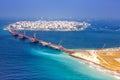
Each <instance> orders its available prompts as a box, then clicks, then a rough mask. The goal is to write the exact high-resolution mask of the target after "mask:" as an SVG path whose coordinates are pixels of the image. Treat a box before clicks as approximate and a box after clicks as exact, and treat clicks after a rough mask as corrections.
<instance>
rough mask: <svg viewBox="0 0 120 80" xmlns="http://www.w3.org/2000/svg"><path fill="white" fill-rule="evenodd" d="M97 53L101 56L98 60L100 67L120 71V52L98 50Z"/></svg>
mask: <svg viewBox="0 0 120 80" xmlns="http://www.w3.org/2000/svg"><path fill="white" fill-rule="evenodd" d="M96 53H97V54H98V55H99V56H98V57H97V58H98V59H99V61H100V65H102V66H104V67H105V68H108V69H111V70H115V71H120V61H119V59H120V51H109V50H108V51H102V50H98V51H96Z"/></svg>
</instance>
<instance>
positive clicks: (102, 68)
mask: <svg viewBox="0 0 120 80" xmlns="http://www.w3.org/2000/svg"><path fill="white" fill-rule="evenodd" d="M99 50H103V51H104V50H112V51H113V50H115V51H116V50H117V51H118V52H120V48H109V49H99ZM99 50H98V51H99ZM72 51H73V52H67V53H68V54H69V55H70V56H71V57H74V58H77V59H80V60H82V61H84V62H85V63H87V64H89V65H90V66H91V67H93V68H95V69H96V70H98V71H102V72H104V73H107V74H110V75H113V76H114V77H115V78H117V79H120V71H119V70H113V69H110V68H107V67H106V66H104V65H102V64H100V63H98V62H97V61H96V60H94V61H92V60H93V59H92V60H87V59H85V58H84V57H82V56H86V55H82V56H78V55H75V54H76V52H79V54H80V53H81V52H84V51H86V50H72ZM87 51H88V52H89V51H90V50H87Z"/></svg>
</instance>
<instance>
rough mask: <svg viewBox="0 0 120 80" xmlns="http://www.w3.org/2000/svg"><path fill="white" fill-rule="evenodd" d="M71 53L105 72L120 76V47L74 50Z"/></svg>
mask: <svg viewBox="0 0 120 80" xmlns="http://www.w3.org/2000/svg"><path fill="white" fill-rule="evenodd" d="M69 55H70V56H72V57H75V58H78V59H81V60H83V61H85V62H87V63H89V64H90V65H91V66H92V67H94V68H96V69H97V70H100V71H102V72H104V73H108V74H111V75H114V76H117V77H119V76H120V48H108V49H98V50H74V52H73V53H69ZM119 79H120V77H119Z"/></svg>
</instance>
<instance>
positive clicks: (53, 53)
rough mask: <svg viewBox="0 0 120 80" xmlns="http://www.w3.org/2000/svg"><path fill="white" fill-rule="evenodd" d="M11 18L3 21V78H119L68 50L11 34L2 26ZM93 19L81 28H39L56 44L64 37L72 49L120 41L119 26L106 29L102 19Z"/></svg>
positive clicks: (0, 79)
mask: <svg viewBox="0 0 120 80" xmlns="http://www.w3.org/2000/svg"><path fill="white" fill-rule="evenodd" d="M11 22H14V21H10V20H7V21H4V20H3V21H1V24H0V38H1V39H0V42H1V44H0V80H115V78H114V77H113V76H111V75H107V74H105V73H102V72H100V71H97V70H95V69H93V68H91V67H90V66H89V65H88V64H84V63H83V61H81V60H78V59H76V58H73V57H70V56H68V54H66V53H64V52H60V51H57V50H53V49H51V48H48V47H43V46H41V45H40V44H32V43H30V42H29V40H25V41H24V40H20V39H19V38H17V37H13V36H11V35H10V34H9V33H8V32H7V31H4V30H2V29H3V27H5V26H6V25H7V24H9V23H11ZM91 23H92V26H90V27H89V28H88V29H87V30H84V31H81V32H80V31H78V32H74V31H73V32H56V31H55V32H49V31H37V37H38V38H39V39H43V40H45V41H50V42H52V43H56V44H58V43H59V41H60V40H62V45H63V46H64V47H66V48H69V49H91V48H92V49H96V48H101V47H102V46H103V44H104V43H105V44H106V46H105V47H106V48H108V47H118V46H119V45H120V36H119V33H120V31H119V28H120V27H119V26H117V27H118V28H116V27H115V29H114V27H113V29H111V28H110V29H106V28H104V25H103V24H102V25H100V23H103V22H101V21H97V22H96V21H94V22H91ZM104 23H105V24H106V25H107V26H110V25H111V24H107V22H104ZM98 24H99V25H98ZM114 24H115V23H114ZM106 25H105V26H106ZM95 26H96V27H95ZM100 26H101V29H100V30H99V27H100ZM97 27H98V28H97ZM95 28H96V29H95ZM116 29H117V30H116ZM20 32H22V31H20ZM34 32H35V31H27V32H26V33H27V35H31V34H33V33H34ZM113 36H114V37H113Z"/></svg>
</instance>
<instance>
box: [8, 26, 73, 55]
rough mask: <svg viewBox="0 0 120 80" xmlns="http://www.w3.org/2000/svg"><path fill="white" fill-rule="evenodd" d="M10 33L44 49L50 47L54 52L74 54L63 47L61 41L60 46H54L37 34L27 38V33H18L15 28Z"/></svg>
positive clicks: (10, 29)
mask: <svg viewBox="0 0 120 80" xmlns="http://www.w3.org/2000/svg"><path fill="white" fill-rule="evenodd" d="M8 31H9V32H10V33H11V34H12V35H13V36H19V38H20V39H28V40H30V42H31V43H39V44H41V45H42V46H44V47H50V48H52V49H54V50H59V51H64V52H69V53H72V52H74V51H73V50H69V49H66V48H64V47H63V46H62V45H60V43H61V41H60V43H59V44H58V45H56V44H53V43H51V42H46V41H44V40H39V39H38V38H37V37H36V33H34V35H33V36H27V35H26V33H25V32H24V33H18V32H16V31H15V30H14V29H13V28H9V29H8Z"/></svg>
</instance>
